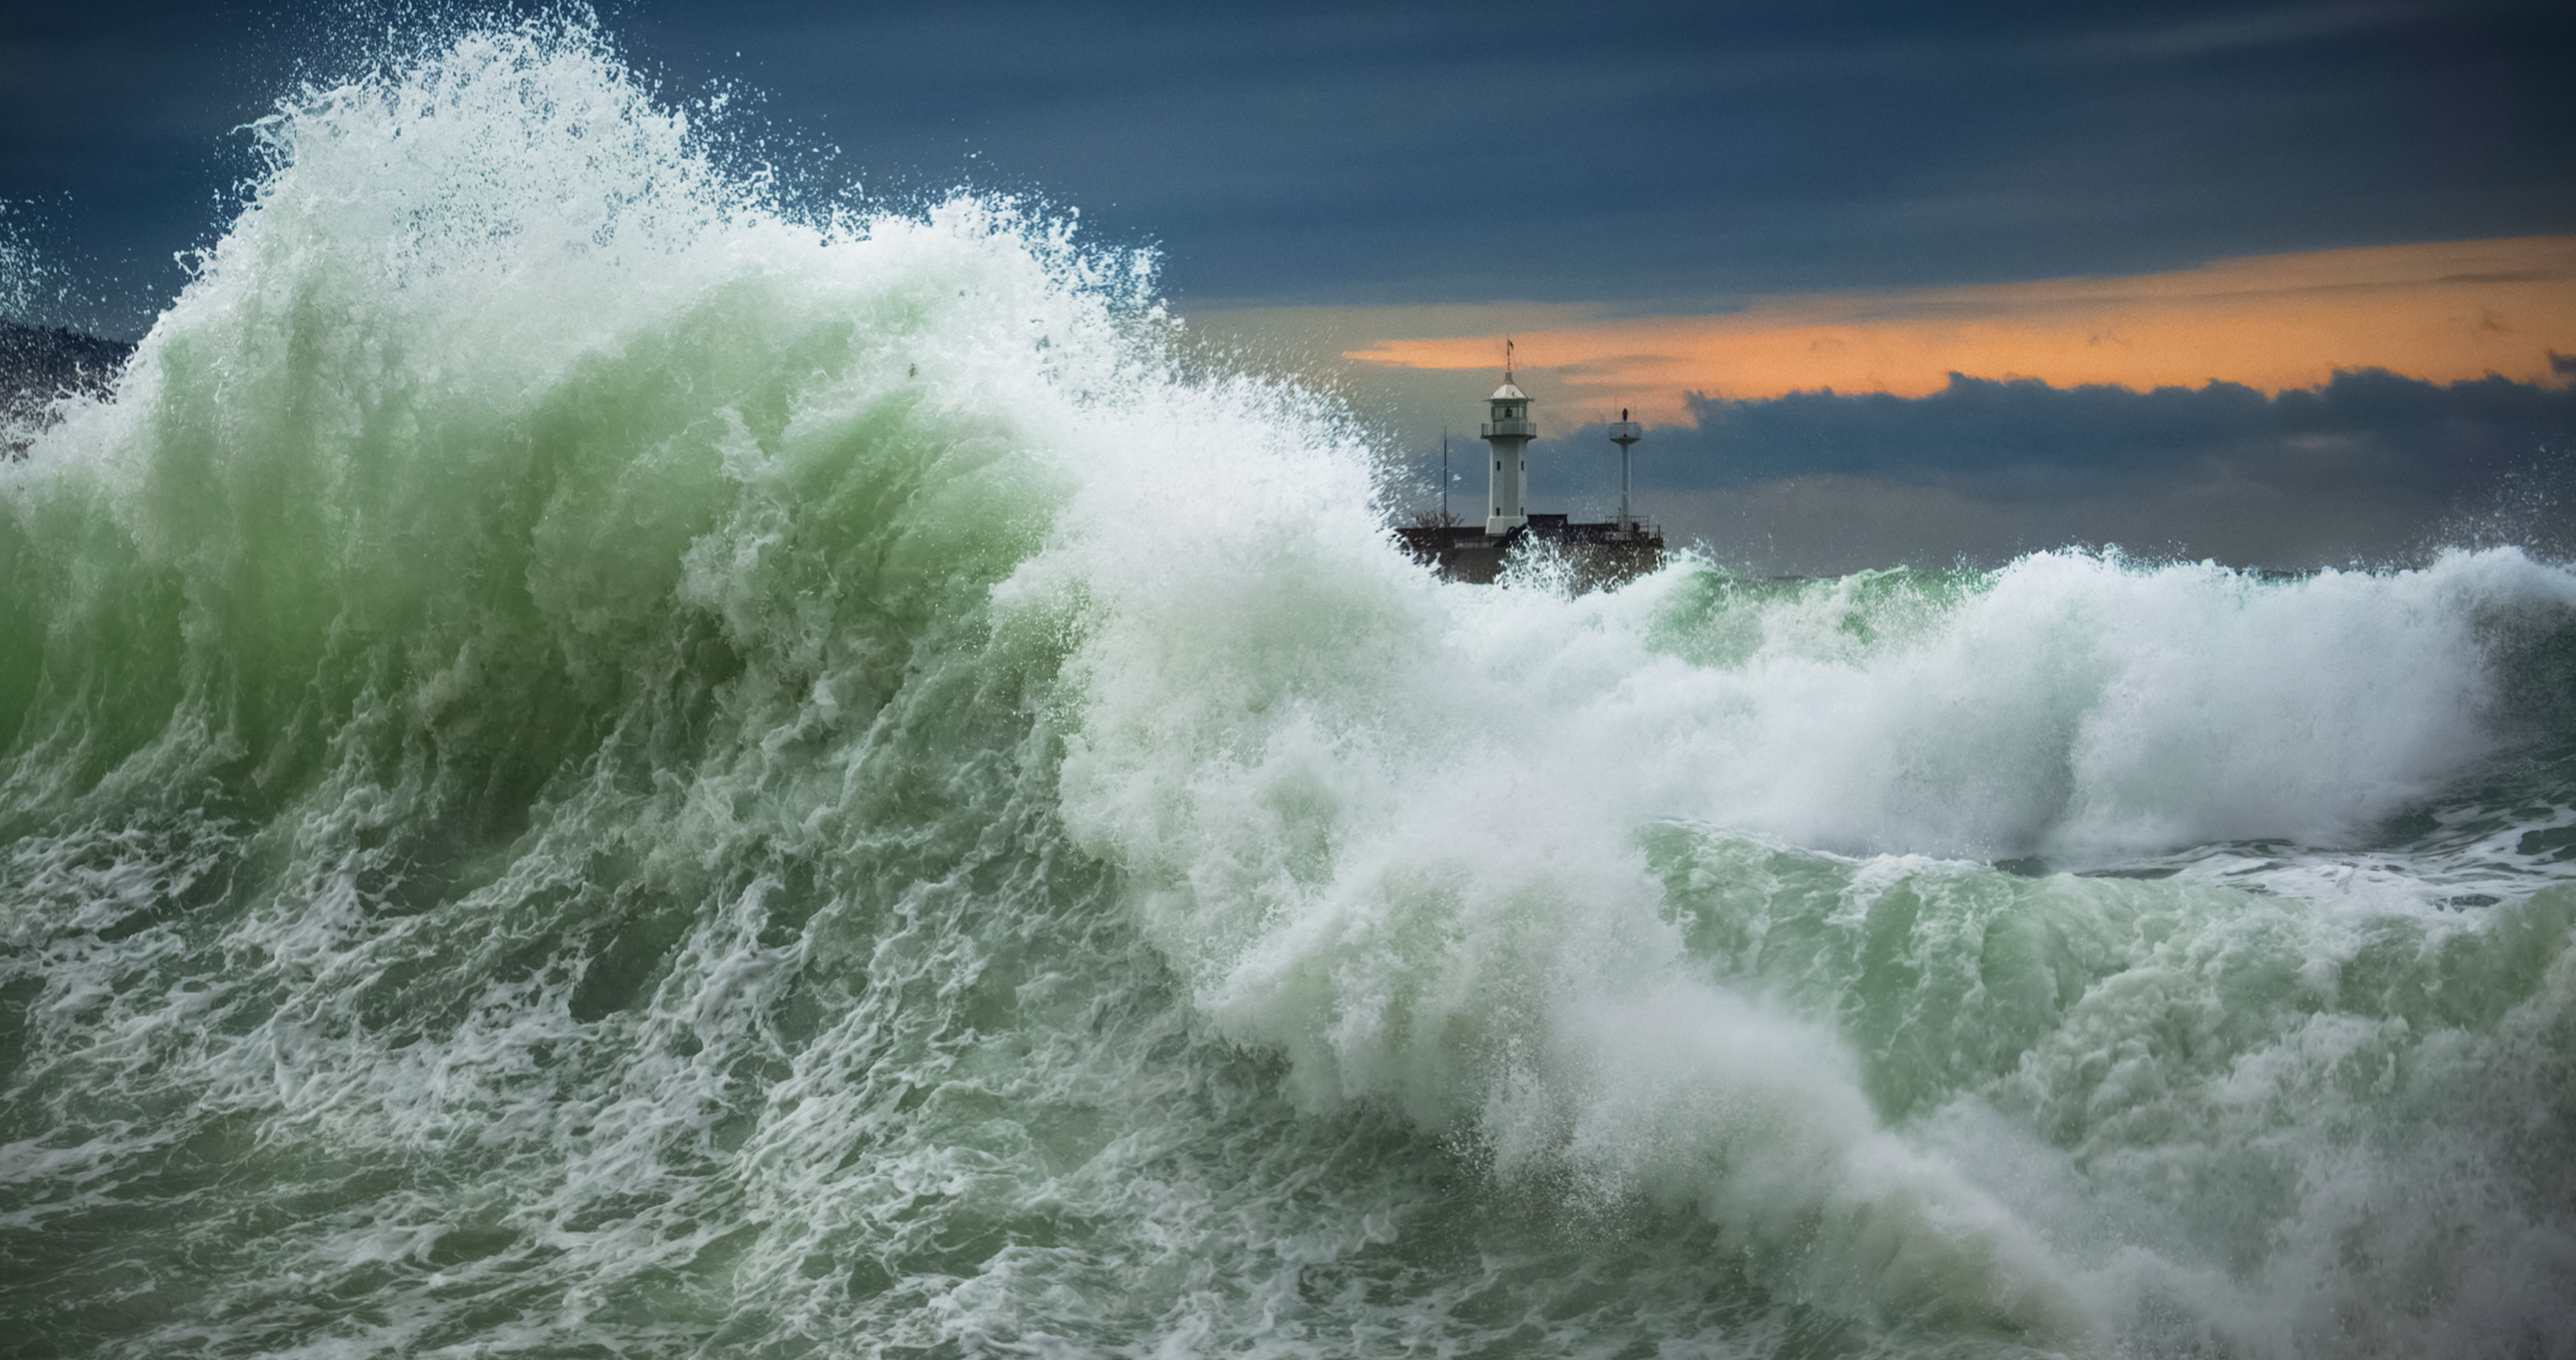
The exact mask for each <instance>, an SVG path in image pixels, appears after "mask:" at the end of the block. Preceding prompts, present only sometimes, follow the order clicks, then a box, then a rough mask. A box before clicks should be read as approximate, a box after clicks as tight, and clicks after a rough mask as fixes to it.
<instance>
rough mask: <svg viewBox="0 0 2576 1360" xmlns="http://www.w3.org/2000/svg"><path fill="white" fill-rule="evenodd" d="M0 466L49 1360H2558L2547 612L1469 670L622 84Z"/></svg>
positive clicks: (2062, 566) (428, 164)
mask: <svg viewBox="0 0 2576 1360" xmlns="http://www.w3.org/2000/svg"><path fill="white" fill-rule="evenodd" d="M260 134H261V136H262V137H263V139H264V145H265V146H266V147H267V148H268V152H269V157H270V162H271V165H270V169H269V171H268V173H267V174H266V177H265V178H264V180H263V181H262V182H261V183H260V185H259V187H258V189H257V191H256V194H255V197H254V200H253V202H252V204H251V206H250V207H249V208H248V209H247V210H245V211H244V212H243V213H242V215H241V216H240V218H239V220H238V221H237V222H235V223H234V224H233V226H232V227H231V229H230V231H229V233H228V234H227V235H226V236H225V237H224V239H223V241H222V243H221V245H220V247H219V248H217V249H216V250H214V251H213V252H212V253H211V255H210V256H208V257H207V258H206V259H205V260H204V261H203V262H202V267H201V268H200V270H199V272H198V273H197V275H196V276H195V278H194V280H193V282H192V283H191V284H190V286H189V287H188V289H187V290H186V292H185V294H184V295H183V296H181V297H180V298H179V299H178V300H177V302H176V303H175V304H174V305H173V306H172V307H171V308H170V309H169V310H168V311H167V312H166V313H165V314H164V315H163V316H162V317H161V318H160V321H159V323H158V325H157V326H156V327H155V328H154V329H153V331H152V332H151V334H150V335H149V337H148V338H147V339H146V340H145V341H144V342H143V344H142V345H141V347H140V349H139V350H138V352H137V353H136V355H135V357H134V359H133V361H132V362H131V364H130V365H129V367H128V368H127V370H126V372H125V374H124V376H123V378H122V380H121V382H120V383H119V385H118V386H117V388H116V389H115V391H114V392H113V393H112V394H109V395H108V396H106V397H105V398H83V399H75V400H72V401H69V402H67V403H65V404H64V405H62V406H61V407H60V408H59V410H58V412H57V415H58V419H57V420H56V421H55V422H54V423H52V424H50V425H49V426H47V427H46V428H43V429H42V430H38V431H30V432H27V433H26V439H27V441H28V447H27V451H26V453H25V455H24V456H23V457H21V458H18V459H14V460H10V461H6V462H0V1338H5V1344H0V1350H6V1351H7V1352H8V1353H10V1354H12V1355H19V1356H31V1357H33V1356H102V1357H104V1356H119V1357H123V1356H132V1357H145V1356H154V1357H158V1356H170V1355H213V1356H250V1355H261V1356H311V1357H323V1356H329V1357H360V1356H450V1357H464V1356H477V1357H491V1356H758V1357H786V1356H1004V1355H1011V1356H1043V1357H1081V1356H1127V1357H1179V1356H1197V1355H1226V1356H1263V1357H1269V1356H1382V1355H1414V1356H1601V1357H1610V1356H1623V1357H1645V1356H1656V1357H1680V1356H1748V1357H1749V1356H1846V1355H1877V1356H1962V1357H1965V1356H1979V1357H1984V1356H2022V1355H2083V1356H2228V1357H2291V1356H2424V1355H2455V1356H2502V1355H2531V1356H2539V1355H2566V1354H2571V1353H2576V953H2571V950H2570V930H2571V925H2576V573H2571V572H2570V571H2569V570H2568V569H2567V568H2566V567H2565V566H2564V565H2560V564H2554V563H2551V562H2546V561H2542V560H2537V559H2535V558H2534V557H2532V556H2530V555H2527V554H2525V553H2523V552H2520V551H2516V550H2513V549H2510V548H2506V549H2495V550H2488V551H2481V552H2465V551H2463V552H2450V553H2445V554H2441V555H2438V556H2436V557H2431V558H2428V559H2427V560H2425V561H2424V562H2422V563H2419V564H2417V565H2414V566H2412V567H2408V568H2405V569H2398V568H2390V569H2387V570H2376V571H2361V570H2354V571H2341V572H2335V571H2329V572H2324V573H2320V574H2317V575H2314V576H2309V577H2305V578H2301V579H2295V580H2267V579H2258V578H2256V577H2253V576H2250V575H2243V574H2238V573H2235V572H2231V571H2229V570H2226V569H2223V568H2220V567H2216V566H2211V565H2174V564H2155V563H2145V562H2135V561H2129V560H2124V559H2122V558H2120V557H2118V556H2116V555H2103V554H2092V553H2084V552H2075V551H2066V552H2056V553H2044V554H2038V555H2034V556H2030V557H2026V558H2024V559H2022V560H2020V561H2017V562H2014V563H2012V564H2010V565H2009V566H2006V567H2004V568H2002V569H2000V570H1996V571H1990V572H1970V571H1959V572H1951V573H1921V572H1908V571H1889V572H1881V573H1872V574H1864V575H1859V576H1854V577H1849V578H1844V579H1841V580H1836V581H1818V582H1804V583H1769V582H1755V581H1747V580H1744V579H1740V578H1737V577H1734V576H1730V575H1729V574H1727V573H1726V572H1723V571H1721V570H1718V569H1716V568H1715V567H1713V566H1711V565H1709V564H1708V563H1706V562H1704V561H1699V560H1696V559H1692V558H1688V557H1685V558H1683V559H1681V560H1677V561H1676V562H1674V563H1673V564H1672V565H1671V566H1669V567H1668V568H1666V569H1665V570H1663V571H1662V572H1660V573H1659V574H1657V575H1655V576H1652V577H1650V578H1647V579H1644V580H1641V581H1638V582H1636V583H1634V584H1632V585H1630V586H1628V587H1626V588H1624V589H1621V590H1619V591H1616V592H1612V593H1606V594H1589V595H1581V596H1571V595H1569V594H1568V593H1567V592H1565V591H1564V590H1562V589H1561V588H1559V587H1560V582H1559V581H1558V580H1556V579H1555V578H1554V577H1552V576H1551V574H1550V573H1549V572H1548V571H1547V570H1546V569H1545V564H1534V565H1533V566H1532V567H1531V568H1530V569H1528V570H1525V571H1523V572H1521V573H1520V574H1519V575H1517V576H1516V577H1515V578H1514V579H1512V580H1510V581H1509V582H1507V583H1506V584H1505V585H1503V586H1501V587H1496V588H1477V587H1466V586H1449V585H1443V584H1440V583H1438V582H1436V581H1434V580H1432V579H1431V578H1429V577H1428V576H1427V575H1425V574H1424V573H1423V572H1422V571H1421V570H1419V569H1418V568H1416V567H1414V566H1412V565H1411V564H1410V563H1409V562H1408V561H1407V560H1406V559H1405V557H1404V555H1403V554H1402V553H1401V552H1399V551H1398V550H1397V549H1396V548H1395V547H1394V546H1393V544H1392V543H1391V542H1390V541H1389V539H1388V537H1387V535H1386V533H1385V531H1384V528H1383V523H1384V519H1385V512H1386V508H1387V507H1386V505H1385V504H1384V503H1383V501H1382V496H1381V491H1382V484H1381V478H1382V473H1381V467H1382V462H1381V460H1380V458H1379V457H1378V455H1377V454H1376V453H1375V452H1374V451H1373V450H1372V449H1371V448H1370V447H1369V445H1368V441H1367V440H1366V439H1365V438H1364V437H1363V435H1362V434H1361V433H1360V431H1359V430H1358V427H1357V426H1356V425H1355V424H1354V423H1353V422H1352V421H1351V420H1349V419H1348V418H1347V417H1346V416H1345V415H1343V414H1342V413H1340V412H1339V411H1338V409H1337V408H1335V407H1334V406H1333V405H1332V404H1331V403H1330V402H1328V401H1326V400H1324V399H1322V398H1319V397H1317V396H1315V395H1313V394H1311V393H1308V392H1305V391H1302V390H1299V389H1298V388H1297V387H1296V386H1294V385H1293V384H1289V383H1283V382H1279V381H1275V380H1270V379H1264V378H1259V377H1254V376H1247V375H1244V374H1240V373H1234V372H1229V371H1228V370H1227V369H1226V368H1225V367H1224V366H1223V365H1222V364H1219V363H1214V362H1210V361H1207V360H1204V359H1201V358H1194V357H1192V355H1191V351H1190V350H1189V348H1188V346H1187V345H1186V344H1185V343H1184V341H1183V339H1182V336H1181V333H1180V332H1179V331H1178V330H1177V329H1176V327H1175V324H1174V323H1173V322H1171V321H1170V320H1169V319H1167V318H1166V317H1165V316H1164V315H1163V314H1162V313H1161V312H1159V311H1158V310H1157V309H1156V308H1155V306H1154V305H1153V304H1152V302H1151V297H1152V286H1153V280H1152V275H1151V270H1150V262H1147V261H1139V260H1134V259H1129V258H1125V257H1121V256H1118V255H1116V254H1114V253H1104V252H1099V251H1094V250H1091V249H1089V248H1087V247H1086V246H1084V245H1083V244H1082V243H1081V242H1080V241H1079V240H1078V239H1077V238H1076V237H1075V236H1074V235H1073V234H1072V232H1071V231H1070V229H1069V227H1068V226H1067V225H1066V224H1065V223H1063V222H1061V221H1058V220H1055V219H1051V218H1049V217H1047V216H1045V215H1043V214H1041V213H1038V212H1035V211H1033V210H1030V209H1027V208H1025V207H1022V206H1018V205H1014V204H1013V203H1011V202H1008V201H1003V200H994V199H989V198H985V199H978V198H973V197H961V198H959V199H956V200H954V201H951V202H948V203H945V204H943V205H939V206H937V207H934V208H931V209H928V210H926V211H923V212H919V213H897V214H883V215H872V214H870V213H867V212H864V211H860V210H856V209H850V210H845V211H842V212H839V213H837V214H818V213H815V212H811V211H789V210H787V209H785V208H782V207H780V206H778V205H777V204H776V203H775V202H774V201H773V196H772V194H771V192H770V190H769V188H768V186H767V185H766V184H764V183H763V182H762V181H761V180H759V179H758V178H757V177H753V178H748V179H746V178H743V177H741V176H738V175H735V174H732V173H731V172H729V171H727V170H725V169H724V168H723V163H722V162H720V161H719V159H717V158H716V157H715V156H713V154H712V153H711V152H710V150H709V147H710V145H711V143H710V140H709V136H710V134H709V133H708V131H707V130H706V129H705V128H703V127H700V126H694V125H693V124H692V122H691V120H690V118H689V117H688V116H686V115H684V114H683V113H681V112H678V111H675V110H674V109H672V108H670V107H667V106H665V105H661V104H657V103H656V102H655V100H654V98H653V97H652V96H651V95H650V94H649V92H648V91H647V90H646V88H645V87H644V85H643V84H642V82H640V81H638V80H637V79H636V78H635V77H633V76H632V75H631V74H630V73H628V72H627V71H626V69H625V68H623V67H622V66H621V65H620V64H619V63H618V61H617V60H616V59H615V58H614V57H613V55H611V54H609V53H608V52H607V51H606V50H605V49H604V47H603V45H602V44H601V43H600V42H599V41H598V40H597V39H596V38H594V37H593V36H591V35H590V34H588V33H586V32H584V31H582V30H580V29H578V28H574V29H546V28H528V29H518V30H499V31H484V32H469V33H464V34H461V35H458V36H455V37H454V38H452V39H451V40H449V41H447V42H445V43H443V44H441V45H438V46H436V47H433V48H431V49H428V50H426V51H425V53H424V55H421V56H419V57H418V58H416V59H412V60H408V61H403V62H394V63H388V64H386V65H384V66H382V67H381V68H379V69H378V70H377V71H376V73H375V74H373V75H371V76H369V77H368V78H366V79H364V80H362V81H360V82H358V83H356V84H352V85H349V86H346V87H341V88H336V89H327V90H324V89H317V90H313V91H308V92H307V93H305V94H303V95H301V96H299V97H297V98H296V99H294V100H292V101H290V103H289V104H288V105H287V106H286V107H285V108H284V109H283V111H282V112H281V113H280V114H279V116H278V117H276V118H274V119H272V120H269V121H268V122H266V123H264V124H263V125H261V128H260Z"/></svg>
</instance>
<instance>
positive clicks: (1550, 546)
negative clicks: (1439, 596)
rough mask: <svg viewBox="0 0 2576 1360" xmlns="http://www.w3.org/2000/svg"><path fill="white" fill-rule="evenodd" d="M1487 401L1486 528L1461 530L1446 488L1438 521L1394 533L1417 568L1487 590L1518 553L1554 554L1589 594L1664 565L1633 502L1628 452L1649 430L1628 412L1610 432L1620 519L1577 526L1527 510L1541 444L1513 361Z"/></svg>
mask: <svg viewBox="0 0 2576 1360" xmlns="http://www.w3.org/2000/svg"><path fill="white" fill-rule="evenodd" d="M1507 352H1508V351H1507ZM1485 400H1486V405H1487V415H1488V419H1486V420H1485V421H1484V422H1483V423H1482V424H1481V425H1480V426H1479V427H1478V429H1477V434H1478V435H1479V436H1480V437H1481V438H1483V440H1484V441H1485V443H1486V445H1487V446H1488V447H1489V448H1490V449H1491V452H1490V453H1489V454H1488V455H1487V456H1486V459H1485V464H1486V467H1485V474H1486V495H1485V519H1484V522H1483V523H1482V524H1477V523H1475V522H1473V521H1469V522H1467V523H1459V522H1457V521H1456V519H1455V518H1454V517H1453V516H1451V515H1450V514H1448V512H1447V508H1446V507H1447V492H1446V489H1445V488H1444V489H1443V492H1442V506H1443V508H1442V511H1441V512H1440V513H1439V514H1437V515H1432V514H1427V513H1426V514H1425V515H1423V516H1422V517H1421V518H1420V519H1418V520H1417V521H1416V522H1415V523H1412V524H1408V525H1404V526H1401V527H1399V528H1398V529H1397V530H1396V534H1397V536H1398V537H1400V538H1401V539H1402V540H1403V542H1404V545H1405V547H1406V549H1407V550H1408V551H1410V552H1411V553H1412V554H1413V557H1414V560H1416V561H1418V562H1421V563H1422V564H1423V565H1425V566H1428V567H1431V568H1433V569H1435V570H1437V571H1438V572H1439V573H1440V575H1441V577H1442V579H1444V580H1450V581H1467V582H1477V583H1484V582H1490V581H1492V580H1493V579H1494V578H1495V577H1496V576H1498V575H1500V574H1501V573H1502V570H1503V564H1504V563H1505V562H1506V561H1507V560H1508V559H1509V558H1510V557H1511V556H1512V555H1513V554H1514V553H1515V552H1520V551H1527V550H1530V549H1532V548H1541V550H1553V551H1555V552H1557V553H1559V554H1561V555H1562V556H1563V558H1564V559H1565V561H1566V563H1567V565H1568V566H1569V567H1570V568H1571V569H1572V573H1573V576H1574V582H1575V585H1576V587H1577V588H1578V589H1584V590H1592V589H1598V588H1600V587H1603V586H1611V585H1617V584H1619V583H1620V582H1623V581H1629V580H1634V579H1635V578H1637V577H1639V576H1643V575H1645V574H1646V573H1647V572H1650V571H1653V570H1654V569H1655V568H1657V567H1659V566H1662V565H1663V561H1664V533H1663V530H1662V528H1661V527H1659V526H1656V525H1653V524H1648V523H1644V522H1642V521H1640V520H1639V519H1638V518H1637V517H1636V514H1635V512H1634V510H1633V509H1632V507H1631V505H1630V502H1629V497H1628V450H1629V447H1630V446H1631V445H1633V444H1635V443H1636V442H1637V441H1638V440H1640V439H1643V438H1644V437H1645V430H1644V429H1643V427H1641V426H1639V425H1638V424H1636V423H1635V422H1633V421H1630V420H1629V419H1628V413H1627V412H1626V411H1624V410H1623V411H1621V412H1620V413H1619V422H1618V423H1617V424H1615V425H1612V426H1611V427H1610V440H1611V442H1612V443H1614V444H1617V445H1618V446H1619V516H1618V518H1616V519H1613V520H1608V521H1605V522H1577V521H1575V520H1574V519H1573V517H1572V516H1570V515H1560V514H1546V513H1538V512H1533V511H1532V510H1530V508H1529V445H1530V441H1531V440H1533V439H1536V438H1537V437H1538V423H1537V422H1536V421H1535V420H1534V419H1532V418H1531V416H1530V406H1531V401H1530V397H1529V394H1528V393H1526V392H1523V391H1522V390H1521V389H1520V387H1519V385H1518V384H1517V383H1516V382H1515V381H1514V380H1513V376H1512V370H1511V367H1510V364H1509V361H1508V360H1506V362H1505V366H1504V369H1503V385H1502V386H1500V387H1497V388H1495V389H1494V394H1493V395H1492V396H1490V397H1488V398H1486V399H1485ZM1443 476H1444V478H1445V477H1446V473H1445V472H1444V473H1443ZM1542 545H1544V546H1543V547H1542Z"/></svg>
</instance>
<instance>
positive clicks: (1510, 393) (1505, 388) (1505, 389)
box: [1485, 383, 1529, 401]
mask: <svg viewBox="0 0 2576 1360" xmlns="http://www.w3.org/2000/svg"><path fill="white" fill-rule="evenodd" d="M1485 400H1487V401H1527V400H1529V393H1527V392H1524V391H1522V390H1520V389H1519V388H1517V387H1514V386H1512V385H1511V384H1510V383H1504V384H1503V385H1502V386H1500V387H1497V388H1495V389H1494V395H1492V396H1490V397H1487V398H1485Z"/></svg>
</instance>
